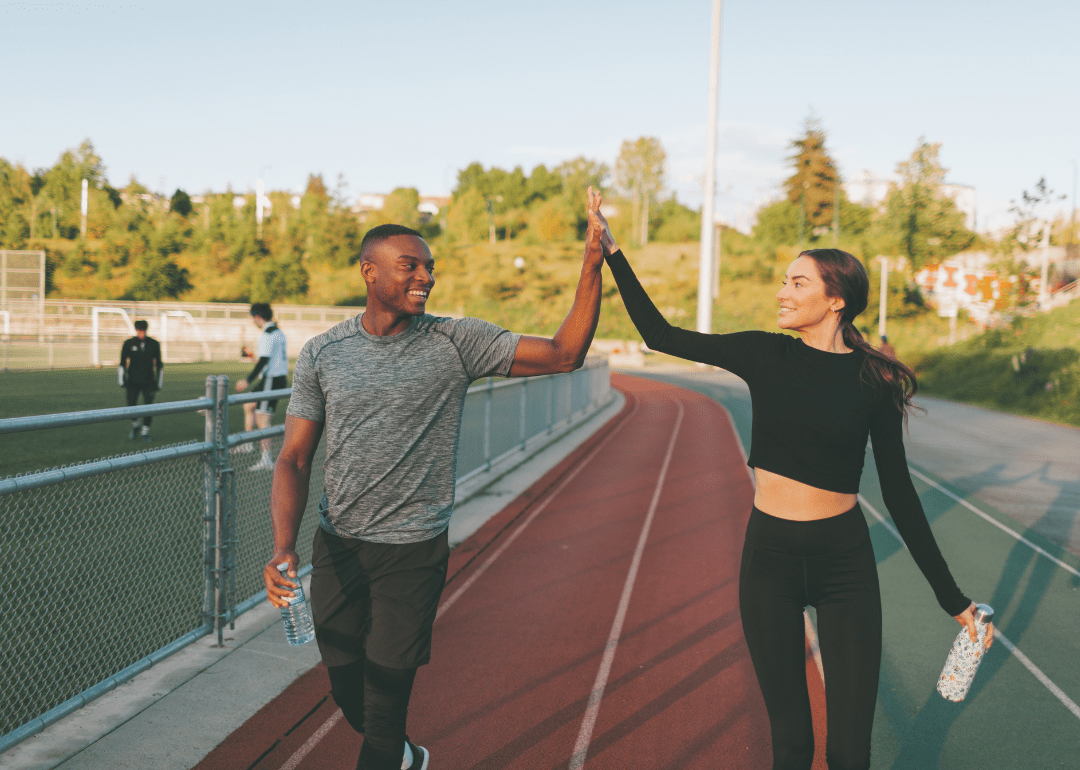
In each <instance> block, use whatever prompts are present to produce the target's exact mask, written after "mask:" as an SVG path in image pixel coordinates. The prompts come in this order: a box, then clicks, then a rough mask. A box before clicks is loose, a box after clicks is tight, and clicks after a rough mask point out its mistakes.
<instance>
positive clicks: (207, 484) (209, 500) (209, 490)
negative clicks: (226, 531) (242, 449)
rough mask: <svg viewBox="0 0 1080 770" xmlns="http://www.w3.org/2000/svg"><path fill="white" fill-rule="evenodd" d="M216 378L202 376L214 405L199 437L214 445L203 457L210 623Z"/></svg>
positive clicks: (206, 614) (207, 618)
mask: <svg viewBox="0 0 1080 770" xmlns="http://www.w3.org/2000/svg"><path fill="white" fill-rule="evenodd" d="M216 396H217V377H215V376H213V375H211V376H210V377H207V378H206V397H207V398H211V399H214V405H213V406H212V407H211V408H209V409H207V410H206V428H205V431H204V433H203V440H204V441H207V442H212V443H214V448H213V449H210V450H209V451H207V453H206V455H205V456H204V457H203V499H204V508H203V583H204V587H203V610H202V615H203V624H204V625H209V626H211V627H213V624H214V571H213V564H214V545H215V543H214V526H213V524H214V512H215V510H216V508H217V470H218V456H217V455H218V452H217V422H218V403H217V399H216Z"/></svg>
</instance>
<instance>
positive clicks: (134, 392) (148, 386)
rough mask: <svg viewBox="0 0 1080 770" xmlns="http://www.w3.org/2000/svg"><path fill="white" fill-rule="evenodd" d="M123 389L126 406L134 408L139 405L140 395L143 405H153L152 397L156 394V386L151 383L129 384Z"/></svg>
mask: <svg viewBox="0 0 1080 770" xmlns="http://www.w3.org/2000/svg"><path fill="white" fill-rule="evenodd" d="M124 389H125V390H126V391H127V405H128V406H135V405H136V404H137V403H139V394H140V393H141V394H142V397H143V403H145V404H152V403H154V396H155V395H156V394H157V384H156V383H153V382H144V383H140V384H135V383H132V382H129V383H128V384H127V385H125V386H124Z"/></svg>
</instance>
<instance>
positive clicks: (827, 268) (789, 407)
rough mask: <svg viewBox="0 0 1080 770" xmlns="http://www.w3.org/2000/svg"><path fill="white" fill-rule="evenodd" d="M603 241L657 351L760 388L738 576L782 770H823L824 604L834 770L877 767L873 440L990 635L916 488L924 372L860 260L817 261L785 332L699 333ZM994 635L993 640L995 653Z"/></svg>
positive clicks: (796, 287)
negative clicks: (816, 698) (889, 322)
mask: <svg viewBox="0 0 1080 770" xmlns="http://www.w3.org/2000/svg"><path fill="white" fill-rule="evenodd" d="M601 242H602V244H603V248H604V253H605V257H606V259H607V262H608V265H609V267H610V268H611V272H612V275H614V277H615V282H616V283H617V284H618V286H619V292H620V293H621V295H622V299H623V304H624V305H625V306H626V311H627V313H628V314H629V315H630V318H631V320H632V321H633V322H634V325H635V326H636V327H637V329H638V331H639V332H640V333H641V336H642V338H643V339H644V340H645V343H646V344H647V345H648V346H649V347H650V348H651V349H653V350H656V351H660V352H663V353H669V354H671V355H674V356H679V357H680V358H685V359H688V360H691V361H697V362H700V363H704V364H710V365H712V366H718V367H721V368H723V369H727V370H728V371H730V372H732V373H733V374H736V375H737V376H739V377H741V378H742V379H743V380H745V381H746V383H747V384H748V385H749V386H750V397H751V400H752V404H753V423H752V428H751V447H750V457H749V459H748V462H747V464H748V465H749V466H750V467H752V468H753V469H754V477H755V482H756V484H755V486H756V491H755V495H754V506H753V508H752V509H751V512H750V517H749V522H748V525H747V529H746V539H745V542H744V547H743V554H742V565H741V568H740V573H739V612H740V615H741V617H742V624H743V633H744V635H745V638H746V643H747V647H748V648H749V650H750V658H751V661H752V662H753V665H754V671H755V673H756V674H757V679H758V684H759V685H760V687H761V693H762V695H763V697H764V700H765V707H766V710H767V711H768V714H769V724H770V727H771V729H772V749H773V768H774V770H809V768H810V766H811V763H812V761H813V757H814V732H813V725H812V720H811V712H810V698H809V693H808V690H807V683H806V658H805V647H804V634H805V631H804V628H805V627H804V616H803V613H804V609H805V607H806V606H807V605H811V606H814V607H815V608H816V609H817V618H818V636H819V639H820V647H821V658H822V665H823V668H824V678H825V699H826V721H827V724H828V738H827V742H826V750H825V756H826V760H827V762H828V765H829V768H830V770H841V769H842V770H865V769H866V768H869V767H870V734H871V730H872V727H873V722H874V707H875V705H876V701H877V685H878V671H879V668H880V663H881V594H880V591H879V586H878V576H877V564H876V560H875V558H874V551H873V548H872V546H871V543H870V533H869V529H868V527H867V524H866V519H865V518H864V516H863V513H862V510H861V509H860V507H859V503H858V493H859V479H860V476H861V473H862V468H863V460H864V454H865V451H866V442H867V438H868V437H869V438H870V439H871V441H872V442H873V449H874V461H875V463H876V465H877V469H878V476H879V479H880V482H881V491H882V496H883V497H884V499H885V504H886V506H887V507H888V509H889V513H890V515H891V516H892V519H893V522H894V523H895V524H896V527H897V529H898V530H899V532H900V534H901V536H902V537H903V538H904V542H905V544H906V545H907V547H908V550H909V551H910V553H911V555H912V557H913V558H914V559H915V562H916V564H917V565H918V567H919V569H920V570H921V571H922V573H923V575H924V576H925V577H926V579H927V581H928V582H929V583H930V586H931V588H932V589H933V591H934V594H935V596H936V598H937V601H938V604H939V605H940V606H941V607H942V609H944V610H945V611H946V612H947V613H948V614H949V615H952V616H953V617H954V618H955V619H956V620H957V622H959V623H960V624H961V625H962V626H965V627H966V628H967V630H968V633H969V635H970V636H971V639H972V640H975V638H976V626H975V621H974V618H973V615H972V613H973V610H974V609H975V604H974V603H973V602H972V601H971V600H970V599H969V598H968V597H967V596H966V595H964V594H963V593H962V592H961V591H960V589H959V588H958V587H957V585H956V583H955V582H954V581H953V577H952V575H951V573H950V572H949V568H948V566H947V565H946V564H945V560H944V558H943V557H942V555H941V552H940V551H939V550H938V546H937V543H936V542H935V540H934V535H933V532H932V531H931V530H930V525H929V523H928V522H927V520H926V515H925V513H924V512H923V509H922V504H921V503H920V501H919V496H918V494H917V492H916V490H915V488H914V485H913V484H912V482H911V476H910V475H909V471H908V467H907V459H906V456H905V453H904V443H903V425H904V422H905V419H906V415H907V412H908V411H909V410H910V409H912V408H913V405H912V401H911V399H912V396H914V394H915V392H916V389H917V384H916V381H915V373H914V372H913V371H912V370H911V369H909V368H908V367H907V366H905V365H904V364H902V363H900V362H899V361H897V360H896V359H895V358H892V357H889V356H886V355H884V354H883V353H881V352H880V351H879V350H877V349H875V348H873V347H871V346H870V345H869V344H868V343H866V342H865V341H864V340H863V338H862V335H861V334H860V333H859V331H858V330H857V329H856V328H855V326H854V319H855V317H856V316H858V315H859V313H861V312H862V311H863V310H865V309H866V304H867V299H868V295H869V286H870V284H869V280H868V279H867V276H866V270H865V269H864V268H863V266H862V264H861V263H860V262H859V261H858V260H857V259H855V258H854V257H853V256H851V255H850V254H848V253H847V252H844V251H840V250H839V249H813V250H810V251H804V252H803V253H802V254H800V255H799V257H798V259H796V260H795V261H794V262H792V264H791V266H790V267H789V268H788V270H787V274H786V276H785V278H784V286H783V287H782V288H781V289H780V291H779V293H778V294H777V295H776V298H777V301H778V302H779V305H780V307H779V317H778V325H779V327H780V328H781V329H785V330H790V331H793V332H797V333H798V335H799V336H798V337H794V336H790V335H787V334H775V333H768V332H760V331H746V332H737V333H734V334H701V333H698V332H692V331H689V330H686V329H679V328H676V327H673V326H671V325H670V324H669V323H668V322H667V321H666V320H665V319H664V317H663V316H662V315H661V314H660V312H659V311H658V310H657V309H656V307H655V305H653V303H652V301H651V300H650V299H649V297H648V295H647V294H646V292H645V290H644V288H642V286H641V283H640V282H639V281H638V279H637V277H636V276H635V275H634V272H633V270H632V269H631V268H630V265H629V263H628V262H627V261H626V257H625V256H623V254H622V252H621V251H619V249H618V247H617V246H616V245H615V242H614V239H613V238H612V237H611V234H610V231H609V230H607V228H606V227H605V230H604V234H603V235H602V241H601ZM992 638H993V628H992V627H991V628H990V630H989V632H988V634H987V639H986V646H987V648H989V646H990V642H991V641H992Z"/></svg>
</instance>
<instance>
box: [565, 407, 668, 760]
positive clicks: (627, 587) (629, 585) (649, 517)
mask: <svg viewBox="0 0 1080 770" xmlns="http://www.w3.org/2000/svg"><path fill="white" fill-rule="evenodd" d="M675 404H676V405H677V406H678V407H679V413H678V416H677V417H676V418H675V429H674V430H672V431H671V440H670V441H669V442H668V448H667V454H666V455H665V456H664V464H663V465H662V466H661V467H660V476H659V478H657V480H656V489H655V490H653V497H652V502H651V503H650V504H649V512H648V513H647V514H646V515H645V523H644V524H643V525H642V527H641V534H640V535H639V536H638V542H637V548H636V549H635V550H634V558H633V560H631V562H630V571H629V572H627V573H626V582H625V583H624V584H623V591H622V598H621V599H619V609H618V611H617V612H616V613H615V622H614V623H612V624H611V633H610V634H608V640H607V645H606V646H605V647H604V656H603V658H602V659H601V661H600V670H599V671H598V672H597V673H596V682H595V683H594V684H593V688H592V692H591V693H589V703H588V706H586V708H585V716H584V718H583V719H582V720H581V730H580V731H579V732H578V737H577V743H575V744H574V753H573V755H572V756H571V757H570V770H581V768H582V767H584V766H585V756H586V755H587V754H588V753H589V742H590V741H591V740H592V732H593V728H594V727H595V726H596V718H597V717H598V716H599V715H600V701H601V700H602V699H603V697H604V690H605V688H607V680H608V676H609V675H610V674H611V664H612V663H613V662H614V660H615V648H616V647H618V646H619V637H620V636H622V627H623V622H624V621H625V620H626V612H627V610H628V609H629V607H630V594H631V593H633V591H634V582H635V581H636V580H637V573H638V568H639V567H640V566H641V556H642V554H643V553H644V552H645V542H646V541H647V540H648V538H649V529H650V528H651V527H652V522H653V517H654V516H655V514H656V505H657V503H659V502H660V492H661V491H662V490H663V488H664V480H665V479H666V478H667V472H668V466H669V465H670V464H671V456H672V454H674V452H675V439H676V438H678V435H679V427H680V426H681V425H682V421H683V412H684V409H683V405H682V402H681V401H679V400H677V399H676V401H675Z"/></svg>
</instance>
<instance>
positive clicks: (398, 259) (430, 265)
mask: <svg viewBox="0 0 1080 770" xmlns="http://www.w3.org/2000/svg"><path fill="white" fill-rule="evenodd" d="M360 270H361V271H362V272H363V274H364V280H365V282H366V283H367V287H368V306H369V307H370V308H372V309H376V308H377V309H379V310H386V311H390V312H392V313H394V314H397V315H412V316H417V315H423V314H424V312H425V308H426V303H427V298H428V295H429V294H430V293H431V289H432V287H433V286H434V285H435V259H434V258H433V257H432V256H431V249H429V248H428V245H427V243H425V242H424V239H423V238H417V237H416V236H415V235H392V236H390V237H389V238H384V239H382V240H380V241H378V242H376V243H374V244H372V245H371V246H370V247H369V248H368V250H367V252H366V253H365V254H364V257H363V261H362V262H361V264H360Z"/></svg>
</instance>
